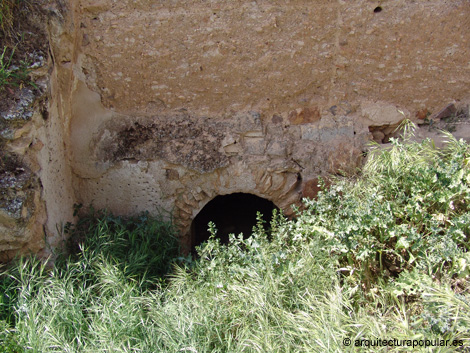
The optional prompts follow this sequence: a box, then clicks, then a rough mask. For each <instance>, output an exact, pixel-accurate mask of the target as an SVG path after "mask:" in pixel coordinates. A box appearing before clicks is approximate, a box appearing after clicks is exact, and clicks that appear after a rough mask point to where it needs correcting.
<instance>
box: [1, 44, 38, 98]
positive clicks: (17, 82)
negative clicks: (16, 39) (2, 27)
mask: <svg viewBox="0 0 470 353" xmlns="http://www.w3.org/2000/svg"><path fill="white" fill-rule="evenodd" d="M8 52H10V54H9V55H8V54H7V53H8ZM14 52H15V50H11V51H10V50H8V48H7V47H3V52H2V53H1V54H0V91H2V90H5V89H6V88H8V87H20V86H21V85H31V86H33V87H36V85H35V84H34V82H32V81H31V79H30V76H29V75H30V69H29V65H28V63H27V62H25V61H20V62H19V65H13V55H14Z"/></svg>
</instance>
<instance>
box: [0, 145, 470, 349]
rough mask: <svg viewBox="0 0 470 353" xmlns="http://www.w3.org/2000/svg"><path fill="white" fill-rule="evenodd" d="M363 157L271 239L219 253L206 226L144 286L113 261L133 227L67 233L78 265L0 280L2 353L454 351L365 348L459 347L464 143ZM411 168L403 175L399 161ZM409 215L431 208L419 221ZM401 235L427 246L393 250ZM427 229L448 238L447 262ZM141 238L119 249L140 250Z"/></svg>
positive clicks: (26, 267)
mask: <svg viewBox="0 0 470 353" xmlns="http://www.w3.org/2000/svg"><path fill="white" fill-rule="evenodd" d="M408 144H410V145H408ZM397 149H398V150H399V149H404V151H403V152H404V153H397ZM423 149H428V150H427V151H423ZM375 153H376V154H375V155H374V157H373V158H371V159H370V161H369V164H368V165H367V166H366V169H365V170H364V175H363V176H362V177H360V178H359V180H347V179H345V180H342V181H337V183H336V184H335V185H334V186H332V187H331V188H330V189H329V190H324V191H323V192H322V193H321V194H320V196H319V199H318V200H317V201H315V202H313V201H309V202H308V206H309V209H308V210H307V211H305V212H303V213H301V214H299V215H298V217H297V219H295V220H286V219H284V218H283V217H282V216H281V215H279V214H275V215H274V218H273V221H272V222H271V228H272V231H271V232H270V235H269V237H268V235H267V234H266V233H265V231H264V228H263V227H262V226H261V225H259V226H258V227H257V228H255V229H254V230H253V234H252V236H251V237H250V238H248V239H243V237H237V236H234V235H233V236H231V238H230V242H229V244H227V245H222V244H221V243H220V242H219V241H218V240H217V238H216V234H215V228H214V226H213V225H212V226H211V229H212V231H213V233H214V234H213V237H212V238H211V239H210V240H209V241H208V242H207V243H206V244H205V245H203V246H201V247H200V248H199V250H198V251H199V258H198V259H197V260H195V259H185V261H181V259H180V260H179V262H172V263H173V271H172V272H171V274H170V275H168V276H166V277H165V278H166V280H164V281H161V280H160V281H156V282H154V283H157V285H154V286H150V285H148V282H149V281H150V278H149V277H146V276H142V275H137V274H136V271H137V270H133V271H129V270H128V268H132V267H135V268H140V270H139V271H142V272H143V273H145V272H146V271H147V270H148V269H146V268H142V267H140V266H141V261H138V260H136V259H138V258H140V256H127V257H126V256H125V255H122V256H121V255H119V256H117V255H113V254H114V252H113V251H112V249H114V246H115V244H117V245H116V246H117V247H116V249H117V251H116V254H125V252H124V251H123V248H122V247H121V246H119V243H120V242H121V239H123V238H129V236H123V235H122V228H121V225H124V226H125V228H126V229H128V230H130V231H131V232H132V231H133V230H135V229H136V227H135V224H134V225H130V226H126V222H124V220H122V221H118V222H117V225H116V224H115V223H114V220H113V219H114V218H111V220H112V221H111V222H108V221H109V219H108V221H106V219H107V217H108V218H109V217H110V216H109V215H107V214H101V215H100V216H99V217H97V218H96V219H95V220H91V219H85V220H83V222H82V223H79V224H78V225H77V226H75V227H76V228H75V230H71V231H73V232H72V234H75V236H79V238H80V237H82V236H86V237H85V238H83V239H82V240H81V242H80V243H82V244H83V242H84V241H85V239H86V238H88V239H89V240H88V241H89V242H88V245H87V246H83V245H82V246H80V247H79V249H80V250H79V253H78V255H77V256H76V257H73V258H72V259H69V260H68V261H63V262H59V263H58V264H57V265H56V266H55V267H53V268H48V267H47V266H44V265H42V264H41V263H39V262H37V261H36V260H34V259H21V260H19V262H17V263H16V265H15V266H13V267H11V268H10V269H9V270H8V271H6V272H5V273H4V274H3V278H2V282H1V283H3V285H4V286H5V288H7V292H8V293H10V296H9V298H10V300H9V301H5V302H4V307H3V309H2V310H3V311H0V312H1V313H3V314H2V317H1V320H2V321H0V322H2V325H3V326H2V327H3V328H4V331H3V333H1V334H0V341H1V343H3V346H2V345H1V344H0V346H1V347H2V348H0V352H1V349H3V351H4V352H17V351H31V352H368V351H370V352H409V351H417V352H429V351H433V352H454V351H456V347H455V346H452V345H450V344H449V345H443V346H438V347H422V346H417V347H414V348H412V347H403V346H401V347H400V346H398V347H390V346H381V347H375V346H374V347H367V346H365V345H366V344H370V342H371V341H365V340H372V341H373V340H375V339H377V338H380V339H396V340H416V342H418V341H419V340H425V339H427V340H436V339H437V340H444V341H445V340H448V342H451V343H452V342H453V341H454V340H455V342H456V343H457V344H458V345H460V343H461V344H463V345H464V346H466V347H468V344H469V339H470V334H469V332H470V306H469V303H470V294H469V289H468V278H469V277H468V264H469V263H470V262H465V259H467V258H468V251H467V250H468V248H467V247H468V225H467V224H468V223H465V222H464V221H463V220H464V219H466V218H465V217H467V216H465V215H468V210H467V208H466V205H467V202H468V195H467V186H468V179H470V178H468V172H467V165H468V158H469V147H468V145H467V144H465V143H464V142H459V141H455V140H452V139H451V140H450V142H449V144H448V147H447V148H446V149H445V150H440V151H437V150H436V151H434V147H432V145H431V144H430V142H424V143H412V142H411V141H408V143H407V144H404V143H402V142H399V141H395V142H394V145H393V146H392V147H391V149H390V150H380V151H377V152H375ZM407 154H408V155H407ZM423 156H424V157H423ZM381 158H382V159H383V160H384V161H383V163H378V162H377V161H378V160H379V159H381ZM401 158H404V159H405V160H406V162H400V159H401ZM417 160H420V161H421V162H417ZM386 161H388V162H387V163H388V164H389V165H388V166H385V163H386ZM410 161H415V162H413V163H414V164H413V165H414V166H415V168H410V167H409V166H407V165H403V164H407V163H410ZM374 163H378V164H379V165H377V166H376V167H373V164H374ZM374 170H375V171H374ZM398 170H401V171H400V172H398ZM462 171H463V172H462ZM428 174H431V176H432V175H436V178H437V180H435V178H434V176H432V177H431V176H430V175H428ZM418 179H420V180H424V181H423V183H422V184H419V185H418V186H416V185H415V183H416V182H417V180H418ZM400 183H402V184H400ZM403 183H405V184H406V183H411V184H412V185H405V184H403ZM454 184H455V185H454ZM355 185H356V186H355ZM359 187H361V188H362V192H360V191H361V190H359V189H358V188H359ZM414 188H417V189H414ZM414 190H419V191H420V194H413V192H414ZM373 191H374V192H375V193H374V194H370V195H369V193H372V192H373ZM436 195H437V196H436ZM405 196H406V197H405ZM374 198H375V203H373V202H372V201H373V199H374ZM410 202H415V203H418V206H419V207H418V206H415V207H414V208H412V207H409V203H410ZM449 202H454V207H453V208H451V207H448V203H449ZM364 203H365V205H364ZM387 205H388V206H387ZM407 205H408V206H407ZM353 206H354V209H355V210H356V213H353V212H352V208H353ZM420 208H422V209H423V211H422V212H428V213H429V212H432V213H431V214H430V216H429V217H427V218H426V217H424V215H422V214H421V213H420V212H421V211H420V212H417V211H416V209H420ZM389 209H390V210H391V211H393V212H392V214H391V215H387V214H386V212H385V211H387V210H389ZM376 212H379V213H378V214H377V213H376ZM387 212H388V211H387ZM441 214H442V216H434V215H441ZM346 216H347V217H346ZM392 217H394V221H393V222H392V221H391V220H390V219H391V218H392ZM420 217H421V218H420ZM436 217H437V218H438V219H439V223H434V220H433V219H435V218H436ZM371 219H372V220H371ZM259 221H260V222H261V221H262V220H261V218H259ZM135 222H136V219H134V220H133V221H132V222H131V224H132V223H135ZM436 222H437V221H436ZM104 223H106V224H104ZM404 224H405V225H406V224H410V226H407V227H405V226H403V225H404ZM411 224H412V225H411ZM418 224H420V225H421V226H420V227H418V226H417V225H418ZM400 226H402V227H403V229H416V232H418V233H419V234H420V235H421V236H422V237H424V238H426V239H427V240H428V241H425V242H419V241H418V240H417V239H414V238H410V239H405V240H407V241H408V242H409V245H408V246H405V245H406V244H405V243H404V241H405V240H402V243H403V244H402V245H397V244H399V239H400V236H404V235H403V234H401V233H397V231H398V230H399V229H402V228H400ZM361 227H362V228H361ZM395 227H398V228H395ZM433 227H438V228H436V229H434V228H433ZM77 229H78V233H77V232H76V231H77ZM366 229H367V231H366ZM397 229H398V230H397ZM433 230H434V231H435V232H437V233H439V234H440V235H441V237H443V238H444V239H445V241H446V242H448V243H449V246H450V250H448V252H446V253H445V254H447V255H446V256H447V257H445V256H444V254H443V253H442V252H441V251H442V249H441V248H440V247H442V246H444V245H445V244H442V243H440V242H439V241H437V240H435V239H434V238H433V233H432V231H433ZM82 231H83V232H84V233H81V232H82ZM387 231H388V232H392V231H395V232H396V233H395V234H396V236H395V238H396V239H392V240H391V237H390V236H389V237H387ZM112 233H113V234H112ZM454 233H455V234H454ZM457 233H458V234H460V235H457ZM405 234H411V233H405ZM411 235H413V234H411ZM433 239H434V240H433ZM140 241H141V240H139V241H135V242H134V243H132V245H131V246H129V249H128V251H129V253H132V251H134V250H132V248H134V247H135V248H140V250H139V252H143V251H144V250H145V249H144V248H146V247H144V248H142V247H139V242H140ZM443 241H444V240H443ZM128 244H129V243H128ZM426 244H427V245H426ZM452 244H454V245H455V247H456V248H455V249H454V245H452ZM426 246H427V247H426ZM367 247H370V248H369V249H366V248H367ZM384 254H386V256H385V255H384ZM381 256H383V258H382V259H381ZM412 256H413V257H414V259H413V257H412ZM397 259H398V260H399V261H397ZM392 260H393V261H392ZM167 261H168V263H171V261H169V259H168V258H167ZM433 261H437V262H433ZM136 263H137V264H138V266H135V264H136ZM392 266H395V267H397V268H398V269H395V268H394V267H392ZM163 268H165V266H164V267H163ZM466 271H467V272H466ZM137 272H138V271H137ZM5 309H7V310H5ZM347 340H351V345H345V342H348V341H347ZM367 342H369V343H367ZM423 342H424V341H423ZM359 344H362V346H358V345H359ZM5 347H6V348H5ZM457 348H458V347H457Z"/></svg>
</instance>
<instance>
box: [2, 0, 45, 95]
mask: <svg viewBox="0 0 470 353" xmlns="http://www.w3.org/2000/svg"><path fill="white" fill-rule="evenodd" d="M33 5H34V3H33V2H32V1H30V0H0V41H1V43H2V46H3V48H2V49H0V92H1V91H4V90H5V89H11V88H14V87H19V86H21V85H31V86H33V87H35V88H36V86H35V85H34V83H33V82H32V81H31V79H30V76H29V75H30V69H29V64H28V62H27V60H26V59H25V58H26V56H25V55H24V54H25V53H23V48H22V46H23V42H24V40H23V39H24V28H23V26H24V23H27V22H28V17H30V16H32V13H33ZM22 59H23V60H22Z"/></svg>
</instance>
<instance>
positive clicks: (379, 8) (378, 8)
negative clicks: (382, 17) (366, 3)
mask: <svg viewBox="0 0 470 353" xmlns="http://www.w3.org/2000/svg"><path fill="white" fill-rule="evenodd" d="M380 11H382V7H380V6H377V7H376V8H375V9H374V13H379V12H380Z"/></svg>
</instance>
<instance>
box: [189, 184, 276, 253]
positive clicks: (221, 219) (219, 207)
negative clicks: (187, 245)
mask: <svg viewBox="0 0 470 353" xmlns="http://www.w3.org/2000/svg"><path fill="white" fill-rule="evenodd" d="M274 209H277V207H276V206H275V205H274V203H272V202H271V201H268V200H266V199H263V198H261V197H258V196H255V195H252V194H243V193H236V194H230V195H219V196H217V197H215V198H214V199H213V200H211V201H210V202H209V203H208V204H207V205H206V206H205V207H204V208H203V209H202V210H201V212H199V214H198V215H197V216H196V218H194V220H193V223H192V228H191V233H192V239H191V243H192V244H191V245H192V250H193V252H194V248H195V247H196V246H197V245H200V244H201V243H203V242H205V241H206V240H208V239H209V236H210V233H209V231H208V223H209V222H210V221H212V222H214V223H215V226H216V228H217V237H218V238H219V239H220V240H221V242H222V243H224V244H226V243H228V238H229V237H228V236H229V234H231V233H234V234H236V235H238V234H240V233H243V236H244V237H245V238H247V237H249V236H250V235H251V233H252V229H253V227H254V226H255V225H256V213H257V212H261V213H262V214H263V219H264V220H265V221H266V223H265V228H266V229H267V227H268V226H269V223H270V221H271V217H272V213H273V210H274Z"/></svg>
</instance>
